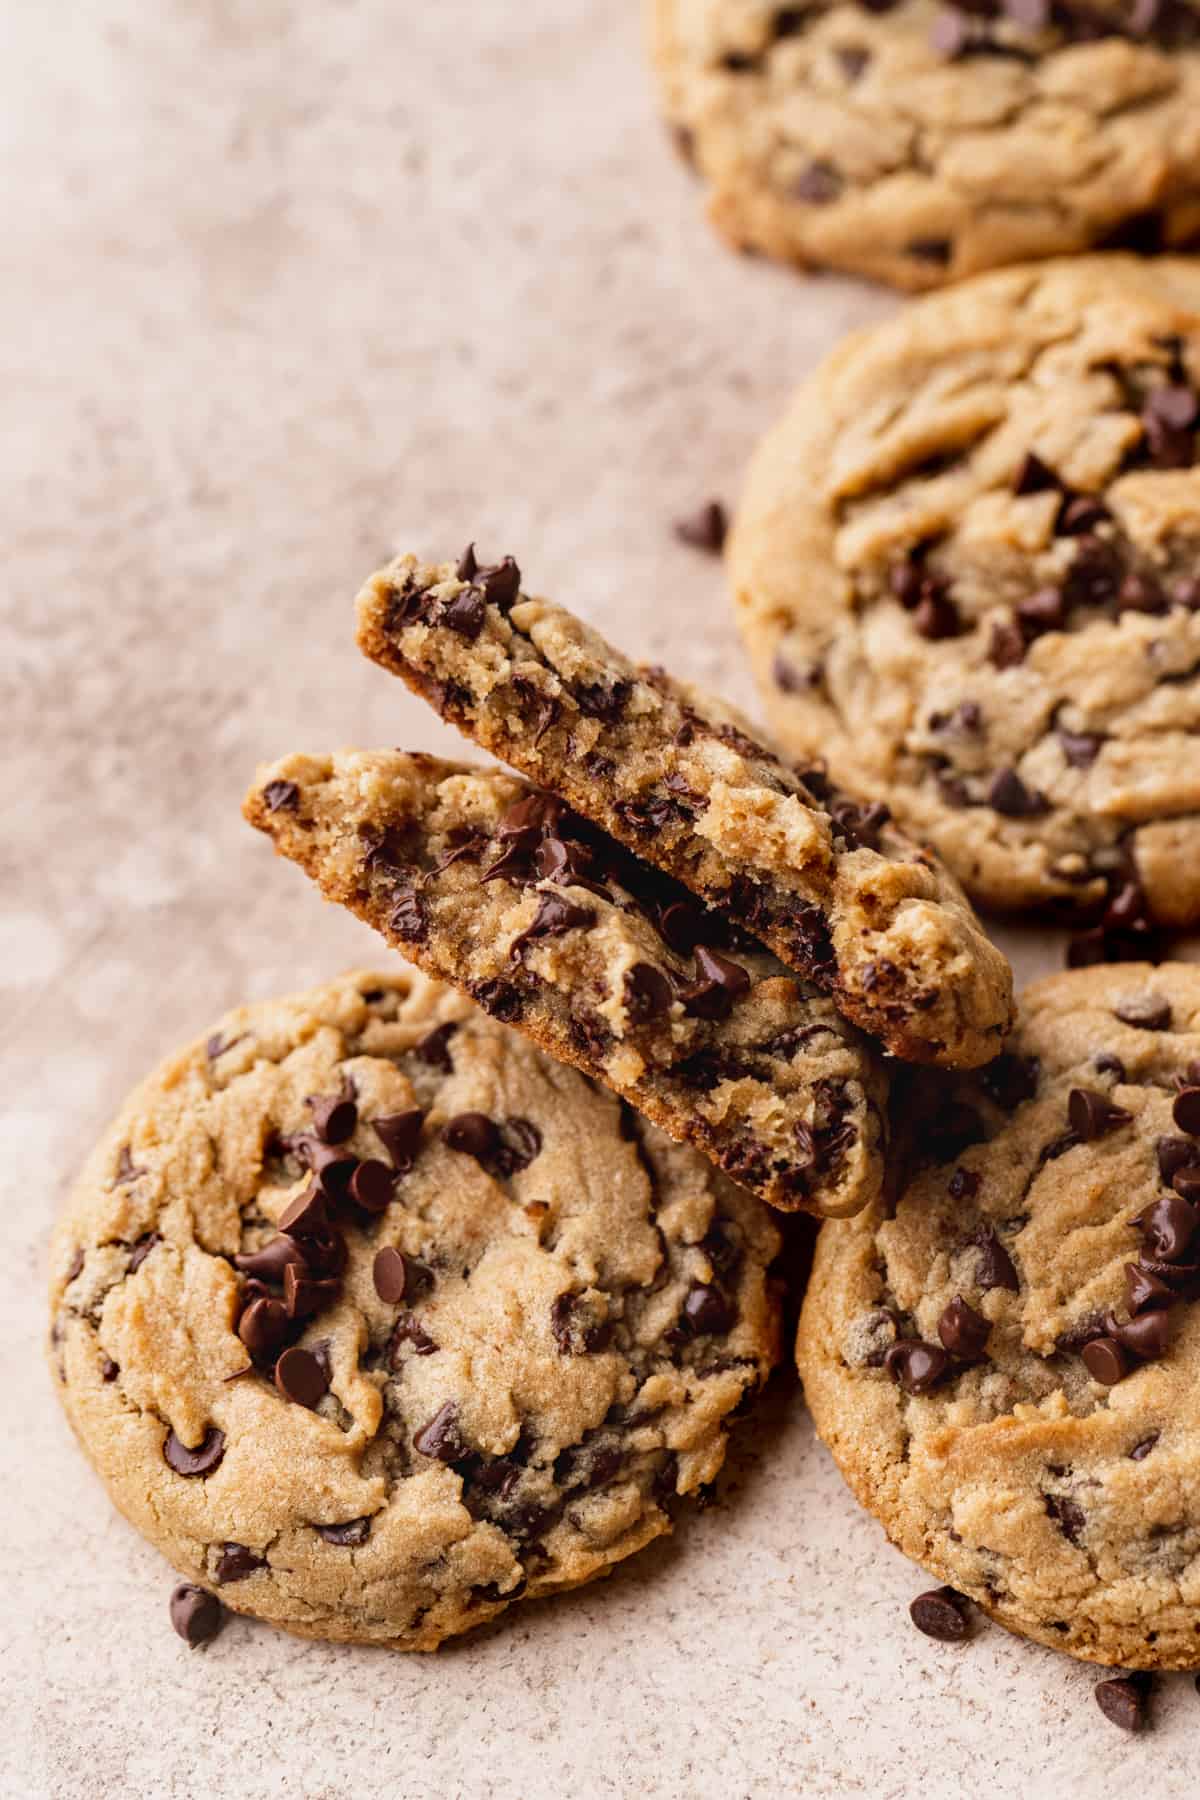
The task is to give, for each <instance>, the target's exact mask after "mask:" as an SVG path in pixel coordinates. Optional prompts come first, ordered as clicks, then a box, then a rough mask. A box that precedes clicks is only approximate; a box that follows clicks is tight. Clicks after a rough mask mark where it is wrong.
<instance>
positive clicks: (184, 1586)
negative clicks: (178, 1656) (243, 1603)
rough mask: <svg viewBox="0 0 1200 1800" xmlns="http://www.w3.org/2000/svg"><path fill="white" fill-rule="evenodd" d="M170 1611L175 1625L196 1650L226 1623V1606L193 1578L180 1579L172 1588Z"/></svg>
mask: <svg viewBox="0 0 1200 1800" xmlns="http://www.w3.org/2000/svg"><path fill="white" fill-rule="evenodd" d="M169 1610H170V1614H171V1624H172V1626H173V1627H174V1629H175V1630H176V1631H177V1632H178V1634H179V1636H180V1637H181V1638H182V1639H183V1641H184V1643H185V1644H190V1645H191V1646H192V1648H193V1649H195V1647H196V1645H197V1644H207V1643H210V1642H211V1640H212V1639H213V1638H215V1637H216V1635H217V1633H218V1631H220V1629H221V1627H222V1625H223V1624H224V1623H225V1608H224V1607H223V1606H222V1605H221V1602H220V1601H219V1600H218V1599H217V1596H216V1595H215V1594H210V1593H209V1592H208V1590H207V1589H206V1588H202V1587H194V1586H193V1584H192V1583H191V1582H190V1581H182V1582H180V1584H179V1586H178V1587H177V1588H176V1589H175V1590H174V1591H173V1593H172V1595H171V1601H170V1609H169Z"/></svg>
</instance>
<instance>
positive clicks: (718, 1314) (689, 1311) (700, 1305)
mask: <svg viewBox="0 0 1200 1800" xmlns="http://www.w3.org/2000/svg"><path fill="white" fill-rule="evenodd" d="M736 1318H737V1312H736V1309H735V1308H734V1306H733V1304H732V1303H731V1301H729V1300H728V1299H727V1298H726V1296H725V1295H724V1294H723V1293H722V1292H721V1290H720V1288H719V1287H715V1286H714V1285H713V1284H712V1283H711V1282H702V1281H694V1282H693V1283H692V1285H691V1287H690V1288H689V1289H688V1291H687V1297H686V1299H685V1300H684V1303H683V1311H682V1313H681V1314H680V1319H679V1322H680V1324H681V1326H682V1327H683V1329H684V1330H685V1331H686V1332H687V1333H688V1335H689V1336H691V1337H707V1336H710V1335H711V1336H714V1337H724V1336H725V1334H726V1333H727V1332H729V1331H732V1330H733V1326H734V1321H735V1320H736Z"/></svg>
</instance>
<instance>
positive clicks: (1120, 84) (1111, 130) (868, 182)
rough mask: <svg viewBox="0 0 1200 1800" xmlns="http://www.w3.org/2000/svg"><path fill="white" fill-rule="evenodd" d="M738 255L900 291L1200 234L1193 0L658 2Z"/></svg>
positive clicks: (681, 101)
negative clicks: (833, 272)
mask: <svg viewBox="0 0 1200 1800" xmlns="http://www.w3.org/2000/svg"><path fill="white" fill-rule="evenodd" d="M647 20H648V31H649V38H650V47H651V54H652V56H653V59H654V63H655V66H656V69H657V73H658V76H659V81H660V85H661V89H662V96H663V106H664V109H665V112H666V116H667V119H668V121H669V123H670V124H671V126H672V127H673V129H674V132H675V135H676V140H677V142H678V144H679V147H680V149H681V151H682V152H683V154H684V155H685V156H686V157H687V159H688V160H689V161H690V162H692V163H693V164H694V165H695V167H696V169H697V170H698V171H699V173H700V174H701V176H702V177H703V179H704V180H705V181H706V182H707V183H708V184H709V186H710V188H711V203H710V211H711V215H712V218H713V221H714V223H715V224H716V225H717V227H718V228H719V229H720V231H721V232H722V233H723V234H724V235H725V236H726V237H727V238H729V239H730V240H731V241H732V242H733V243H734V244H735V245H736V246H737V247H738V248H739V249H755V250H764V251H766V252H767V253H768V254H769V255H771V256H777V257H780V258H782V259H784V260H785V261H790V262H795V263H799V264H801V265H814V266H820V265H828V266H830V267H833V268H838V269H849V270H853V271H855V272H857V273H859V274H863V275H871V276H874V277H876V278H877V279H878V280H881V281H889V282H892V283H894V284H895V285H896V286H897V287H902V288H929V287H938V286H941V285H942V284H943V283H945V282H947V281H956V280H959V279H960V278H961V277H963V276H965V275H971V274H975V273H977V272H979V271H981V270H984V269H990V268H995V267H997V266H999V265H1001V264H1004V263H1016V262H1021V261H1024V260H1026V259H1027V258H1032V257H1044V256H1057V255H1062V254H1064V253H1069V252H1071V251H1080V250H1086V249H1089V248H1091V247H1093V246H1097V245H1100V244H1103V243H1106V242H1108V243H1117V242H1120V243H1124V244H1125V245H1126V246H1127V247H1128V248H1130V249H1139V250H1142V249H1145V250H1151V249H1152V250H1161V249H1166V248H1170V247H1172V246H1183V245H1185V244H1186V245H1191V244H1193V243H1195V242H1197V241H1200V8H1197V6H1196V5H1195V4H1194V0H1149V4H1146V3H1144V0H1143V3H1140V4H1139V3H1138V0H1054V4H1053V5H1051V4H1050V0H961V4H959V5H949V6H947V5H941V4H938V3H936V0H857V3H856V4H849V3H845V4H841V5H837V4H833V5H831V4H829V3H828V0H814V3H812V4H809V5H805V6H780V5H775V4H767V3H766V0H647Z"/></svg>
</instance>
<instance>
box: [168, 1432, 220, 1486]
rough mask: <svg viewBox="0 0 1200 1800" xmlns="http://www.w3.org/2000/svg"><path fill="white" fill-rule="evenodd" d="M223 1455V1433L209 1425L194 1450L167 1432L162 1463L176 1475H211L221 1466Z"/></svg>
mask: <svg viewBox="0 0 1200 1800" xmlns="http://www.w3.org/2000/svg"><path fill="white" fill-rule="evenodd" d="M224 1454H225V1433H224V1432H223V1431H220V1430H218V1428H217V1427H216V1426H215V1425H210V1426H209V1428H208V1430H207V1431H206V1432H205V1434H204V1436H203V1437H202V1438H201V1440H200V1442H199V1443H198V1444H197V1445H196V1447H195V1448H194V1449H189V1448H188V1446H187V1445H186V1444H185V1443H184V1441H183V1439H182V1438H180V1437H176V1435H175V1433H174V1431H173V1430H171V1431H168V1432H167V1435H166V1439H165V1441H164V1443H163V1461H164V1462H165V1463H166V1465H167V1467H168V1468H169V1469H174V1471H175V1473H176V1474H177V1475H211V1474H212V1472H213V1470H214V1469H219V1468H220V1466H221V1458H222V1457H223V1456H224Z"/></svg>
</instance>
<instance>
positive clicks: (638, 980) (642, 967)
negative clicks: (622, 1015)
mask: <svg viewBox="0 0 1200 1800" xmlns="http://www.w3.org/2000/svg"><path fill="white" fill-rule="evenodd" d="M624 996H625V1010H626V1012H627V1013H628V1014H629V1017H630V1019H631V1020H632V1021H633V1022H634V1024H636V1025H646V1024H649V1022H650V1021H651V1020H652V1019H661V1018H662V1017H663V1016H664V1015H665V1014H666V1013H668V1012H669V1011H670V1009H671V984H670V982H669V981H668V980H667V978H666V976H665V975H664V974H663V972H662V970H661V969H656V968H655V967H654V965H653V963H646V962H637V963H634V964H633V966H632V968H630V969H627V970H626V972H625V985H624Z"/></svg>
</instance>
